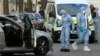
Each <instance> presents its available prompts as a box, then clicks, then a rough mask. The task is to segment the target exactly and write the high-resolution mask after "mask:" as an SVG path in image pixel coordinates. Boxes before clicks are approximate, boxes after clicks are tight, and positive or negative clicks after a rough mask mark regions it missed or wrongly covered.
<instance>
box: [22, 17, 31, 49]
mask: <svg viewBox="0 0 100 56" xmlns="http://www.w3.org/2000/svg"><path fill="white" fill-rule="evenodd" d="M23 22H24V28H25V30H24V40H25V45H26V47H27V48H31V47H32V23H31V19H30V18H29V16H28V15H25V16H24V18H23Z"/></svg>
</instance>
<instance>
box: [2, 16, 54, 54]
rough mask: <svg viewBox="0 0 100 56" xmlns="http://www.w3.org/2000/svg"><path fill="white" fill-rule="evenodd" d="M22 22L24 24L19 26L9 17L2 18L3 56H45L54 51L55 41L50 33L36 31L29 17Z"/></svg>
mask: <svg viewBox="0 0 100 56" xmlns="http://www.w3.org/2000/svg"><path fill="white" fill-rule="evenodd" d="M21 21H22V24H18V23H17V22H16V21H14V20H12V19H10V18H8V17H5V16H0V53H1V54H2V56H11V55H13V54H14V53H26V52H33V53H34V54H35V55H40V56H42V55H43V56H44V55H46V54H47V53H48V51H51V50H52V45H53V41H52V38H51V36H50V35H49V34H48V33H46V32H43V31H39V30H35V29H34V27H33V26H32V23H31V20H30V19H29V17H28V16H25V17H24V18H23V19H22V20H21Z"/></svg>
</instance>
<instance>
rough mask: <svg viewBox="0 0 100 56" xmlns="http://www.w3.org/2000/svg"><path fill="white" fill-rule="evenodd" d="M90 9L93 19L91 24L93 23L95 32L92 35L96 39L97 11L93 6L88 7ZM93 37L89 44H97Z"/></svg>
mask: <svg viewBox="0 0 100 56" xmlns="http://www.w3.org/2000/svg"><path fill="white" fill-rule="evenodd" d="M90 9H91V15H92V19H93V22H94V25H95V32H94V34H95V37H96V33H97V32H96V29H97V28H98V26H97V24H96V23H97V22H98V16H99V14H98V9H97V8H96V7H94V5H90ZM95 37H91V38H90V41H89V42H90V43H94V42H97V39H96V38H95Z"/></svg>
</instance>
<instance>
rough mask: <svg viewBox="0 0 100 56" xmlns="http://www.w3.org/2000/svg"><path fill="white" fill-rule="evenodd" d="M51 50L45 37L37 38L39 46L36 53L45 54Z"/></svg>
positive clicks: (41, 55)
mask: <svg viewBox="0 0 100 56" xmlns="http://www.w3.org/2000/svg"><path fill="white" fill-rule="evenodd" d="M48 51H49V43H48V40H47V39H45V38H39V39H37V46H36V48H35V50H34V53H35V55H40V56H45V55H46V54H47V52H48Z"/></svg>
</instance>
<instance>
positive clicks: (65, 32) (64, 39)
mask: <svg viewBox="0 0 100 56" xmlns="http://www.w3.org/2000/svg"><path fill="white" fill-rule="evenodd" d="M69 37H70V27H62V30H61V35H60V40H61V48H62V49H68V48H69Z"/></svg>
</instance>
